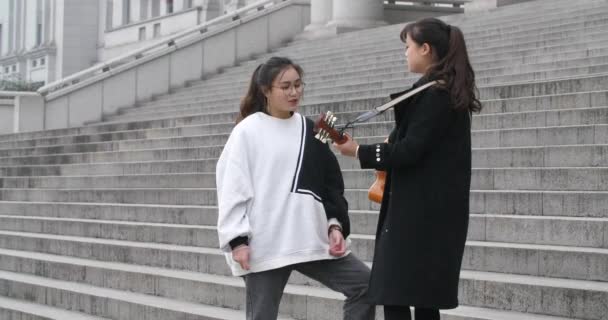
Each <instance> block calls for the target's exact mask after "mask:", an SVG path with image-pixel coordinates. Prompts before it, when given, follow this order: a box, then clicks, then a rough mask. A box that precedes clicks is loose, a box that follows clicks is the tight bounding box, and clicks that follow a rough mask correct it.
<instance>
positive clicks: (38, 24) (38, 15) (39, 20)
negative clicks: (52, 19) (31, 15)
mask: <svg viewBox="0 0 608 320" xmlns="http://www.w3.org/2000/svg"><path fill="white" fill-rule="evenodd" d="M41 44H42V0H38V1H36V46H39V45H41Z"/></svg>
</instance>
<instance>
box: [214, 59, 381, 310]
mask: <svg viewBox="0 0 608 320" xmlns="http://www.w3.org/2000/svg"><path fill="white" fill-rule="evenodd" d="M302 75H303V71H302V68H301V67H300V66H298V65H296V64H294V63H293V62H292V61H291V60H289V59H287V58H279V57H273V58H270V59H269V60H268V61H267V62H266V63H263V64H261V65H260V66H258V68H257V69H256V70H255V72H254V73H253V75H252V78H251V83H250V86H249V90H248V92H247V95H246V96H245V97H244V98H243V99H242V101H241V107H240V114H239V117H238V119H237V125H236V126H235V128H234V130H233V131H232V133H231V134H230V137H229V139H228V142H227V143H226V145H225V147H224V150H223V151H222V154H221V156H220V159H219V162H218V164H217V175H216V179H217V192H218V207H219V217H218V226H217V227H218V234H219V242H220V248H221V249H222V251H223V252H224V253H225V254H226V258H227V261H228V264H229V266H230V268H231V270H232V273H233V274H234V275H235V276H243V278H244V280H245V285H246V289H247V290H246V291H247V293H246V313H247V319H248V320H269V319H276V318H277V315H278V311H279V303H280V301H281V296H282V294H283V290H284V289H285V285H286V284H287V281H288V279H289V276H290V274H291V272H292V271H294V270H296V271H298V272H300V273H302V274H304V275H306V276H308V277H310V278H313V279H315V280H318V281H320V282H321V283H323V284H325V285H326V286H328V287H329V288H331V289H333V290H336V291H339V292H341V293H343V294H344V295H346V297H347V299H346V301H345V304H344V319H365V320H371V319H374V315H375V312H374V306H372V305H370V304H368V303H366V301H365V298H364V296H365V293H366V290H367V286H368V281H369V268H368V267H367V266H366V265H365V264H364V263H362V262H361V261H360V260H359V259H357V258H356V257H354V255H353V254H352V253H350V252H349V251H348V250H347V241H346V240H345V238H347V237H348V235H349V233H350V222H349V218H348V203H347V202H346V199H345V198H344V182H343V180H342V174H341V171H340V167H339V165H338V161H337V159H336V157H335V156H334V154H333V153H332V151H331V150H330V148H329V146H328V145H327V144H324V143H322V142H321V141H319V140H318V139H316V138H314V135H315V133H314V132H313V131H312V129H313V122H312V121H311V120H309V119H307V118H305V117H304V116H302V115H301V114H299V113H298V112H297V109H298V106H299V103H300V100H301V98H302V94H303V91H304V82H303V81H302Z"/></svg>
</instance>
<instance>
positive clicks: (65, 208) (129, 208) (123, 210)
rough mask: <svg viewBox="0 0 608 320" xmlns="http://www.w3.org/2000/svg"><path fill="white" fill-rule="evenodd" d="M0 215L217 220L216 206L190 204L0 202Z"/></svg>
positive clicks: (174, 221)
mask: <svg viewBox="0 0 608 320" xmlns="http://www.w3.org/2000/svg"><path fill="white" fill-rule="evenodd" d="M0 214H2V215H18V216H25V217H29V216H42V217H50V218H65V219H97V220H116V221H131V222H143V223H170V224H185V225H215V224H216V223H217V207H215V206H194V205H157V204H148V205H146V204H121V203H95V202H92V203H78V202H36V201H25V202H22V201H0Z"/></svg>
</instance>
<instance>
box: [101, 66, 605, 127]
mask: <svg viewBox="0 0 608 320" xmlns="http://www.w3.org/2000/svg"><path fill="white" fill-rule="evenodd" d="M605 82H606V74H602V73H600V74H593V75H585V76H584V77H574V78H560V79H548V80H541V81H531V82H520V83H517V82H515V83H501V84H493V85H490V86H485V87H479V90H480V96H479V97H480V98H481V100H491V99H507V98H509V99H513V98H524V97H537V96H546V95H558V94H567V93H578V92H581V91H583V92H588V91H600V90H605V88H606V86H605ZM412 83H413V81H411V82H407V81H405V80H403V81H390V82H371V83H366V84H357V85H343V86H339V87H334V88H327V89H322V90H317V92H316V93H315V94H314V95H313V94H308V93H307V95H306V98H305V99H306V102H307V103H308V104H317V103H321V102H325V103H328V102H333V101H344V100H354V99H363V98H379V97H388V95H389V94H391V93H395V92H400V91H403V89H404V88H408V87H410V86H411V84H412ZM241 95H242V93H240V92H239V93H238V94H237V93H235V94H231V95H228V96H226V95H215V96H213V95H207V96H198V95H197V96H192V97H187V96H181V95H176V96H175V97H172V98H170V99H165V100H162V101H156V102H155V103H154V104H148V106H156V107H159V106H169V107H170V106H173V105H182V104H186V103H197V104H203V105H207V106H210V107H213V106H214V105H217V104H219V105H221V106H224V105H228V104H232V105H233V106H234V107H233V108H234V109H232V110H235V111H236V110H237V107H238V105H239V104H238V98H237V97H239V96H241ZM115 118H116V117H112V116H108V117H106V120H108V119H110V120H115ZM127 119H128V117H127Z"/></svg>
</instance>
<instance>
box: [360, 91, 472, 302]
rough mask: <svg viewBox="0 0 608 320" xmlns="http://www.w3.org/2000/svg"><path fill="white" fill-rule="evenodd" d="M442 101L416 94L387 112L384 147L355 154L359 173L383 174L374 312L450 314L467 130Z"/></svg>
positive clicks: (467, 165)
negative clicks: (391, 115) (389, 124)
mask: <svg viewBox="0 0 608 320" xmlns="http://www.w3.org/2000/svg"><path fill="white" fill-rule="evenodd" d="M426 82H427V80H424V79H421V80H420V81H418V83H416V84H415V85H414V88H415V87H418V86H421V85H423V84H424V83H426ZM410 90H411V89H410ZM401 94H403V92H402V93H399V94H396V95H392V96H391V98H395V97H396V96H398V95H401ZM450 101H451V99H450V97H449V93H448V92H447V91H446V90H444V89H441V88H438V87H436V86H433V87H430V88H428V89H426V90H424V91H423V92H421V93H418V94H417V95H415V96H414V97H412V98H410V99H408V100H406V101H404V102H402V103H400V104H398V105H397V106H396V107H395V111H394V112H395V122H396V126H395V129H394V130H393V131H392V132H391V134H390V136H389V142H388V143H380V144H373V145H361V146H360V147H359V159H360V162H361V167H362V168H374V169H379V170H386V171H387V181H386V185H385V189H384V197H383V201H382V206H381V209H380V215H379V221H378V229H377V231H376V247H375V254H374V264H373V268H372V275H371V279H370V287H369V297H370V299H371V301H372V302H373V303H375V304H378V305H402V306H416V307H427V308H438V309H451V308H455V307H457V306H458V280H459V276H460V266H461V262H462V255H463V251H464V246H465V241H466V236H467V228H468V222H469V192H470V184H471V125H470V115H469V113H468V112H467V111H462V112H460V111H456V110H454V109H453V108H452V107H451V102H450Z"/></svg>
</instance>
